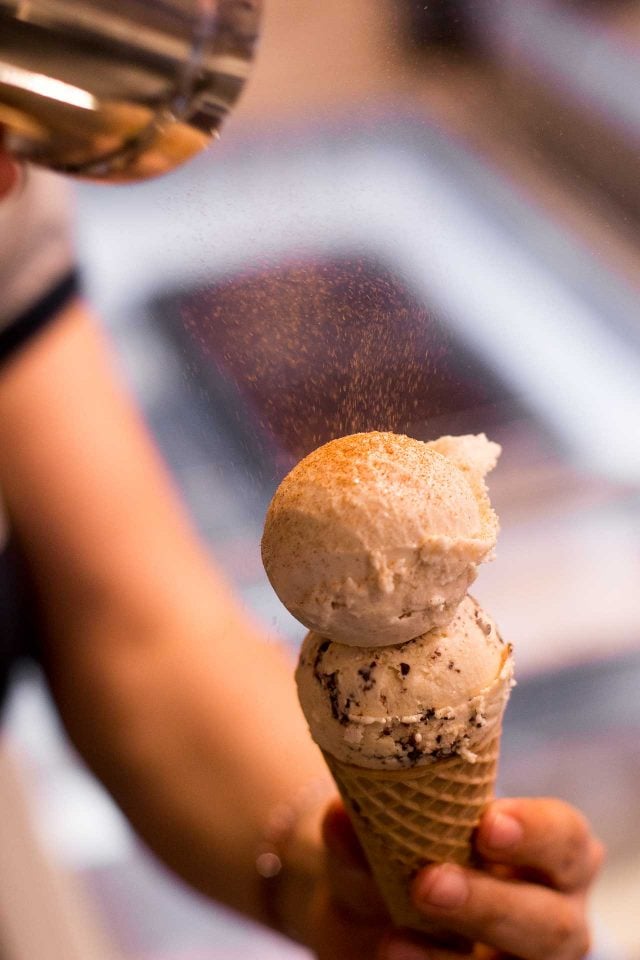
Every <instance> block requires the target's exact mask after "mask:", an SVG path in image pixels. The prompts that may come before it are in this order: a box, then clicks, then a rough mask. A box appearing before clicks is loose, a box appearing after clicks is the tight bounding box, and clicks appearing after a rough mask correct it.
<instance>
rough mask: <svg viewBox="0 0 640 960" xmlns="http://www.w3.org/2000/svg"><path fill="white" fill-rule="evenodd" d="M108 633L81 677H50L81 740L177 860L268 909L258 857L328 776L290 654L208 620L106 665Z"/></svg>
mask: <svg viewBox="0 0 640 960" xmlns="http://www.w3.org/2000/svg"><path fill="white" fill-rule="evenodd" d="M176 626H177V625H176ZM101 629H102V628H101ZM99 633H100V631H98V635H94V636H89V637H87V636H85V637H84V638H83V641H82V643H83V648H84V649H86V651H87V654H86V663H78V662H77V661H76V673H80V674H82V682H81V683H78V682H75V684H74V677H73V674H72V673H70V672H69V671H65V673H64V675H62V676H55V675H54V676H53V677H52V681H53V684H54V688H55V691H56V698H57V700H58V703H59V704H60V706H61V711H62V713H63V716H64V719H65V722H66V725H67V729H68V730H69V732H70V734H71V736H72V738H73V740H74V742H75V743H76V745H77V746H78V748H79V750H80V751H81V753H82V754H83V756H84V757H85V758H86V759H87V761H88V763H89V764H90V766H91V767H92V768H93V769H94V770H95V772H96V773H97V774H98V775H99V777H100V778H101V779H102V780H103V782H104V783H105V784H106V785H107V787H108V789H109V790H110V791H111V792H112V793H113V795H114V797H115V798H116V800H117V801H118V803H119V804H120V806H121V807H122V809H123V810H124V812H125V813H126V814H127V816H128V817H129V818H130V820H131V822H132V823H133V825H134V827H135V828H136V829H137V830H138V832H139V833H140V834H141V835H142V836H143V838H144V839H145V840H146V841H147V842H148V843H149V845H150V846H151V847H152V848H153V849H154V850H155V851H156V852H157V853H158V854H159V855H160V856H161V857H162V858H163V859H164V860H165V861H167V862H168V863H169V865H170V866H172V867H173V868H174V869H176V870H177V871H178V872H179V873H180V874H181V875H182V876H183V877H184V878H185V879H186V880H188V881H189V882H191V883H193V884H195V885H196V886H198V887H199V888H200V889H201V890H203V891H205V892H206V893H208V894H209V895H211V896H213V897H215V898H216V899H219V900H222V901H223V902H226V903H228V904H230V905H231V906H233V907H236V908H237V909H240V910H242V911H243V912H245V913H249V914H251V915H253V916H258V917H261V916H262V910H263V904H262V899H261V890H260V887H259V882H258V876H257V873H256V869H255V858H256V853H257V850H258V845H259V843H260V841H261V839H262V838H263V836H264V831H265V826H266V822H267V818H268V814H269V812H270V811H271V810H272V809H274V808H275V807H276V806H278V805H279V804H281V803H282V802H283V801H284V802H288V801H289V800H291V799H292V798H295V797H296V795H297V794H298V793H299V791H300V789H301V787H303V786H305V785H306V784H309V783H310V782H312V781H315V780H316V778H320V777H324V776H325V772H324V767H323V764H322V762H321V758H320V755H319V753H318V752H317V751H316V749H315V747H314V746H313V745H312V744H311V741H310V740H309V737H308V733H307V731H306V728H305V725H304V722H303V721H302V718H301V715H300V711H299V708H298V705H297V703H296V699H295V690H294V687H293V682H292V674H291V667H290V663H289V660H288V658H287V657H286V656H284V655H282V653H281V652H280V651H279V650H278V649H277V648H276V647H275V646H271V645H267V644H265V643H264V642H263V641H262V639H259V638H256V636H255V635H252V634H249V633H248V632H245V633H243V632H242V630H241V629H240V630H237V631H235V632H234V633H233V634H229V635H227V636H221V635H220V634H219V633H218V632H217V631H216V630H215V629H213V630H207V629H204V628H203V624H202V623H201V624H198V625H191V627H190V637H189V641H188V648H189V653H188V655H187V654H186V651H184V650H183V652H182V653H181V652H180V649H179V647H178V645H177V644H173V643H172V642H171V641H169V642H167V644H166V647H165V646H164V644H162V643H160V644H159V645H158V647H157V650H156V653H155V654H154V655H153V656H151V655H149V656H147V654H146V653H145V652H141V654H140V656H139V658H138V659H137V662H136V663H135V665H134V663H133V662H132V660H131V659H129V658H127V661H126V662H124V661H123V662H122V663H121V664H120V665H118V663H117V662H114V660H113V659H112V660H111V662H110V664H108V665H105V664H103V663H101V662H100V658H99V657H98V658H96V657H95V656H94V655H93V654H92V652H91V651H92V650H93V651H95V650H97V649H100V647H101V646H103V644H102V643H101V638H100V636H99ZM156 637H157V635H156ZM163 647H164V649H163ZM140 649H141V651H144V649H145V645H142V646H141V647H140ZM105 666H106V669H105ZM238 676H242V677H243V681H242V683H238V682H234V680H237V678H238ZM72 685H74V687H75V688H74V689H72ZM317 812H318V814H319V810H318V811H317ZM318 866H319V864H318Z"/></svg>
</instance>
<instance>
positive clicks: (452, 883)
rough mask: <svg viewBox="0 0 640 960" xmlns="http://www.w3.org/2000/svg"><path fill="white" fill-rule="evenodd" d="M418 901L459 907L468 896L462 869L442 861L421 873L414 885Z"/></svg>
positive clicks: (467, 887) (466, 882)
mask: <svg viewBox="0 0 640 960" xmlns="http://www.w3.org/2000/svg"><path fill="white" fill-rule="evenodd" d="M415 896H416V899H417V900H418V902H419V903H422V904H423V905H424V906H430V907H443V908H446V909H452V908H454V907H461V906H462V905H463V904H464V903H466V900H467V897H468V896H469V882H468V880H467V877H466V875H465V873H464V871H463V870H461V869H460V867H457V866H455V865H454V864H452V863H443V864H441V865H440V866H437V867H433V868H432V869H430V870H429V871H428V872H427V873H426V874H423V875H422V877H421V878H420V880H418V881H417V883H416V886H415Z"/></svg>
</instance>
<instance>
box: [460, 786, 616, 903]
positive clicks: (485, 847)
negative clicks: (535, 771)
mask: <svg viewBox="0 0 640 960" xmlns="http://www.w3.org/2000/svg"><path fill="white" fill-rule="evenodd" d="M476 848H477V850H478V852H479V853H480V854H481V856H482V857H483V858H484V859H485V860H487V861H489V862H491V863H501V864H509V865H511V866H517V867H523V868H526V869H528V870H529V871H531V872H534V873H535V874H537V875H538V876H541V877H544V879H545V881H546V882H548V883H549V884H550V885H551V886H553V887H554V888H555V889H557V890H562V891H567V892H570V891H578V890H585V889H586V888H587V887H588V886H589V884H590V883H591V882H592V880H593V878H594V877H595V875H596V873H597V872H598V869H599V868H600V866H601V864H602V860H603V857H604V848H603V846H602V844H601V843H600V841H599V840H597V839H596V838H595V837H594V836H593V834H592V833H591V830H590V828H589V824H588V823H587V821H586V820H585V818H584V817H583V816H582V814H581V813H579V812H578V811H577V810H575V809H574V808H573V807H571V806H569V805H568V804H566V803H563V802H562V801H561V800H555V799H548V798H534V799H518V800H497V801H495V802H494V803H492V804H491V806H490V807H489V809H488V810H487V812H486V813H485V815H484V817H483V818H482V820H481V822H480V825H479V827H478V830H477V834H476Z"/></svg>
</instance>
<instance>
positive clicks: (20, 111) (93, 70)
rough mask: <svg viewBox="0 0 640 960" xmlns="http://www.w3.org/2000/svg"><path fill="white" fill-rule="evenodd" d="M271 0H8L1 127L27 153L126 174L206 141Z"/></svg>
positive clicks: (111, 175)
mask: <svg viewBox="0 0 640 960" xmlns="http://www.w3.org/2000/svg"><path fill="white" fill-rule="evenodd" d="M261 6H262V0H0V127H1V129H2V131H3V144H4V147H5V149H7V150H8V151H9V152H10V153H12V154H13V155H14V156H15V157H16V158H18V159H21V160H27V161H30V162H32V163H37V164H41V165H43V166H46V167H49V168H51V169H53V170H58V171H61V172H64V173H72V174H75V175H78V176H84V177H91V178H94V179H99V180H110V181H114V182H126V181H133V180H139V179H144V178H146V177H150V176H154V175H156V174H160V173H164V172H165V171H168V170H170V169H172V168H173V167H175V166H177V165H178V164H180V163H182V162H183V161H184V160H186V159H187V158H189V157H191V156H192V155H193V154H194V153H196V152H198V151H199V150H201V149H202V148H203V147H205V146H206V145H207V144H208V143H209V142H210V141H211V139H212V138H213V137H215V136H216V135H217V133H218V130H219V128H220V126H221V124H222V122H223V120H224V118H225V116H226V114H227V113H228V111H229V110H230V108H231V107H232V106H233V104H234V103H235V101H236V99H237V98H238V96H239V94H240V92H241V90H242V88H243V86H244V83H245V80H246V77H247V75H248V72H249V68H250V64H251V61H252V59H253V55H254V50H255V46H256V39H257V34H258V28H259V23H260V15H261Z"/></svg>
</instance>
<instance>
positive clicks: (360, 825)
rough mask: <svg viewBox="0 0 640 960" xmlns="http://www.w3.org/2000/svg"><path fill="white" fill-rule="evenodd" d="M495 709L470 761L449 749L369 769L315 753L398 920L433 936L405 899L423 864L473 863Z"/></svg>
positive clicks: (496, 723)
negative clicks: (402, 765)
mask: <svg viewBox="0 0 640 960" xmlns="http://www.w3.org/2000/svg"><path fill="white" fill-rule="evenodd" d="M504 702H505V701H504V699H502V700H501V701H499V703H500V704H501V705H502V706H503V705H504ZM501 714H502V710H501V709H500V715H499V716H496V717H494V718H493V722H492V723H489V724H487V728H486V738H485V739H484V740H483V741H482V742H481V743H480V744H478V745H476V746H474V750H475V753H476V759H475V761H474V762H471V761H470V760H468V759H465V758H463V757H461V756H459V755H454V756H452V757H448V758H446V759H442V760H435V761H433V762H432V763H428V764H425V765H424V766H419V767H411V768H409V769H406V770H369V769H365V768H363V767H356V766H354V765H353V764H347V763H343V762H341V761H340V760H337V759H336V758H335V757H333V756H331V754H329V753H327V752H325V751H323V752H324V757H325V760H326V762H327V765H328V767H329V769H330V770H331V773H332V775H333V777H334V779H335V781H336V784H337V786H338V789H339V790H340V794H341V796H342V799H343V801H344V803H345V806H346V808H347V810H348V812H349V815H350V817H351V820H352V822H353V826H354V829H355V831H356V834H357V836H358V839H359V840H360V843H361V845H362V847H363V849H364V852H365V854H366V856H367V859H368V861H369V864H370V866H371V870H372V872H373V875H374V877H375V879H376V881H377V883H378V886H379V888H380V891H381V893H382V896H383V898H384V900H385V903H386V905H387V908H388V910H389V913H390V916H391V919H392V920H393V922H394V923H395V924H396V925H398V926H401V927H409V928H411V929H413V930H421V931H425V932H427V933H431V934H434V933H435V934H437V933H438V931H437V930H436V929H435V928H434V927H433V926H432V925H429V923H428V922H427V921H426V920H425V918H424V917H423V916H422V915H421V914H420V913H419V912H418V911H417V910H416V909H415V907H414V906H413V904H412V903H411V898H410V892H409V888H410V884H411V881H412V879H413V877H414V876H415V874H416V873H417V871H418V870H419V869H420V868H421V867H423V866H425V865H426V864H427V863H431V862H450V863H459V864H463V865H464V864H469V863H472V862H473V856H474V855H473V846H472V838H473V832H474V830H475V828H476V826H477V824H478V821H479V820H480V817H481V816H482V813H483V811H484V809H485V807H486V806H487V804H488V803H489V802H490V801H491V799H492V798H493V791H494V784H495V778H496V772H497V766H498V757H499V751H500V734H501V721H502V716H501Z"/></svg>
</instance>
